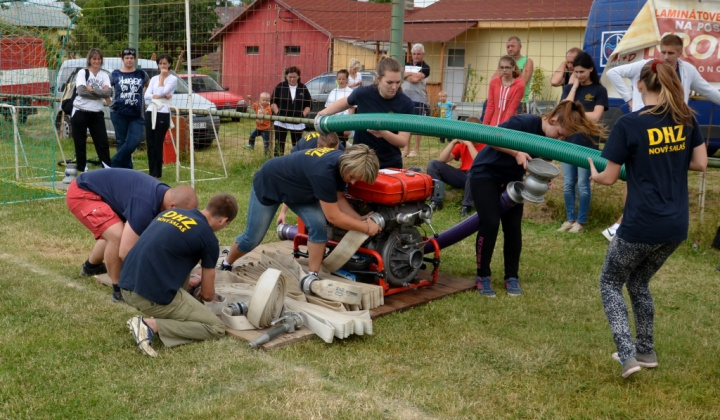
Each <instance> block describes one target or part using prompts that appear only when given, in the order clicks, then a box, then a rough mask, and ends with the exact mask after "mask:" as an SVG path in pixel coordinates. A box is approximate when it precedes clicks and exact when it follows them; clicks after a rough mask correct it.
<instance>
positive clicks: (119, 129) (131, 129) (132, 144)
mask: <svg viewBox="0 0 720 420" xmlns="http://www.w3.org/2000/svg"><path fill="white" fill-rule="evenodd" d="M110 121H112V123H113V127H114V128H115V140H117V151H116V152H115V156H113V157H112V159H111V165H112V167H113V168H127V169H133V163H132V154H133V152H134V151H135V149H137V148H138V146H139V145H140V142H141V141H142V138H143V131H145V120H144V119H143V118H140V117H123V116H121V115H117V113H115V112H111V113H110Z"/></svg>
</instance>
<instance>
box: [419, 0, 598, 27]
mask: <svg viewBox="0 0 720 420" xmlns="http://www.w3.org/2000/svg"><path fill="white" fill-rule="evenodd" d="M591 5H592V0H513V1H508V0H440V1H438V2H436V3H433V4H431V5H430V6H428V7H424V8H422V9H418V10H417V11H416V12H414V13H413V14H411V15H410V16H407V17H406V18H405V23H411V22H447V21H475V22H481V21H498V20H499V21H502V20H568V19H587V17H588V14H589V13H590V6H591Z"/></svg>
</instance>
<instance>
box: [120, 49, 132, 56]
mask: <svg viewBox="0 0 720 420" xmlns="http://www.w3.org/2000/svg"><path fill="white" fill-rule="evenodd" d="M122 53H123V55H135V49H133V48H126V49H124V50H123V52H122Z"/></svg>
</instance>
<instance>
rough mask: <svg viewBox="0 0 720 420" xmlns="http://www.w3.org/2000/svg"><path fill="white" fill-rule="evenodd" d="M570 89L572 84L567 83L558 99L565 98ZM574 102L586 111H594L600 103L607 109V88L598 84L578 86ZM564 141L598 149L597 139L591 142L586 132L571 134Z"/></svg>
mask: <svg viewBox="0 0 720 420" xmlns="http://www.w3.org/2000/svg"><path fill="white" fill-rule="evenodd" d="M570 89H572V85H567V86H565V87H563V92H562V96H561V97H560V100H563V99H565V98H567V96H568V95H569V94H570ZM575 102H580V103H581V104H582V106H583V109H585V111H586V112H592V111H595V107H596V106H597V105H602V106H603V109H604V110H605V111H607V110H608V93H607V89H605V86H603V85H600V84H597V85H596V84H592V85H587V86H578V88H577V91H575ZM565 141H566V142H568V143H572V144H577V145H578V146H585V147H589V148H591V149H595V150H597V149H598V144H599V143H600V142H599V139H595V141H594V142H593V141H592V140H591V139H590V138H589V137H588V136H587V134H584V133H575V134H573V135H571V136H570V137H568V138H566V139H565Z"/></svg>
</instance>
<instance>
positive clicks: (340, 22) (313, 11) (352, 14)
mask: <svg viewBox="0 0 720 420" xmlns="http://www.w3.org/2000/svg"><path fill="white" fill-rule="evenodd" d="M268 1H272V0H256V1H255V2H254V3H252V4H250V5H249V6H247V8H246V9H245V11H243V12H242V13H241V14H240V15H238V16H236V17H235V18H234V19H232V20H231V21H230V22H228V23H227V24H226V25H225V26H223V27H222V28H221V29H220V30H219V31H217V32H216V33H215V34H214V35H213V36H212V38H210V39H211V40H212V39H213V38H215V37H218V36H219V35H220V34H222V33H224V32H225V31H227V30H229V29H230V28H231V27H232V26H234V25H235V24H237V23H238V22H241V21H242V20H243V19H246V16H247V15H248V14H249V13H251V12H252V11H253V10H256V9H257V8H259V7H267V6H266V4H267V2H268ZM275 2H276V3H277V4H278V5H280V7H283V8H285V10H287V11H288V12H290V13H293V14H294V15H296V16H298V18H300V19H303V20H305V21H306V22H307V23H308V24H309V25H312V26H313V27H315V28H316V29H317V30H319V31H320V32H323V33H325V34H326V35H327V36H328V37H330V38H343V39H357V40H363V39H365V38H366V37H367V35H368V34H370V33H373V32H376V31H377V30H378V29H381V28H389V27H390V19H391V15H392V13H391V9H392V5H390V4H381V3H371V2H361V1H352V0H275Z"/></svg>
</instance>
